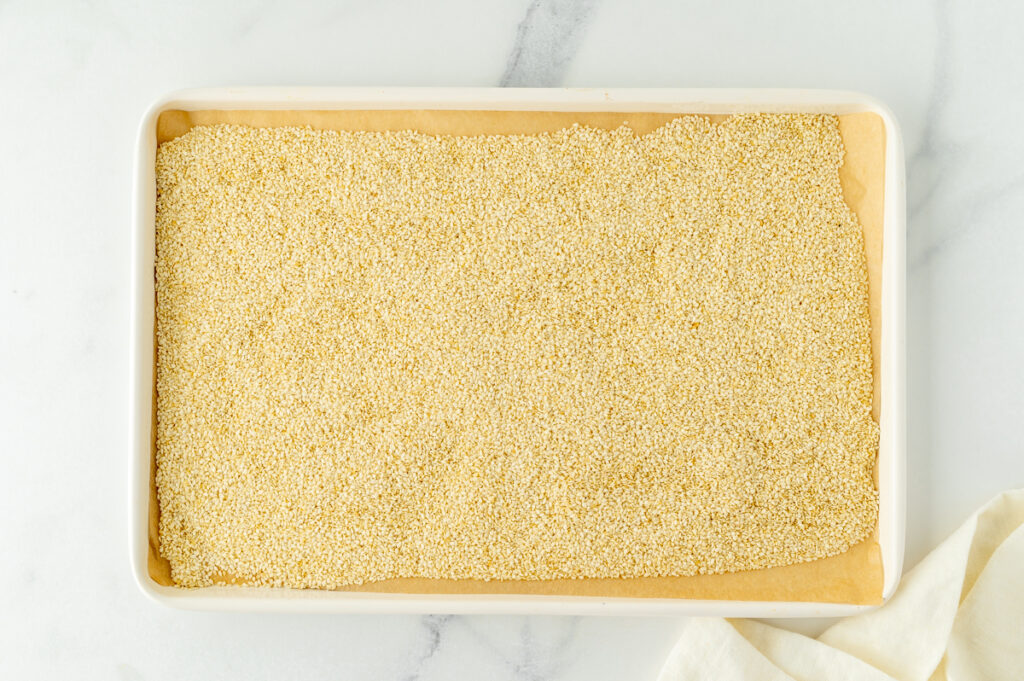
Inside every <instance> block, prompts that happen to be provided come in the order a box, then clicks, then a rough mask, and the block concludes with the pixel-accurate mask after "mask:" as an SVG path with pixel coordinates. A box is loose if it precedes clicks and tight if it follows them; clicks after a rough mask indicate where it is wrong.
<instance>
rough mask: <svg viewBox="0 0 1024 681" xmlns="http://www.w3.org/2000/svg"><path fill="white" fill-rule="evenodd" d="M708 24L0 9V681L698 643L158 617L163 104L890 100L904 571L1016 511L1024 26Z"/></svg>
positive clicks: (415, 10)
mask: <svg viewBox="0 0 1024 681" xmlns="http://www.w3.org/2000/svg"><path fill="white" fill-rule="evenodd" d="M694 5H697V6H693V7H684V6H683V3H671V2H660V3H659V2H654V1H652V0H637V1H636V2H611V1H610V0H609V1H607V2H594V1H589V0H586V1H581V2H568V1H562V0H499V1H497V2H490V3H481V2H475V1H473V0H454V1H452V2H430V3H419V2H398V1H396V0H384V1H382V2H376V3H374V2H368V1H367V0H342V1H340V2H326V1H324V2H301V3H272V2H263V1H256V2H247V1H239V2H231V3H227V2H222V3H208V2H200V1H198V0H196V1H191V0H190V1H183V2H178V3H171V4H167V5H157V4H156V3H152V4H150V3H136V2H127V1H126V2H114V1H111V0H94V1H93V2H89V3H72V2H64V3H62V2H48V3H38V2H31V1H30V0H7V1H6V2H0V547H2V548H0V552H2V554H3V558H2V559H0V583H2V584H3V589H2V590H0V677H2V678H12V679H13V678H19V679H21V678H62V677H70V676H74V677H76V678H86V679H153V680H156V679H179V678H204V677H210V678H223V679H229V678H239V679H248V680H253V679H263V678H268V679H270V678H297V677H301V678H332V679H333V678H346V679H441V678H452V677H456V678H457V677H470V676H472V677H479V678H491V679H499V680H500V679H522V680H528V679H565V680H569V679H587V680H588V681H591V680H594V679H612V678H619V677H623V676H626V675H628V676H629V677H630V678H635V679H653V678H654V676H655V675H656V673H657V671H658V669H659V666H660V664H661V662H662V661H663V659H664V658H665V656H666V654H667V653H668V650H669V648H670V647H671V646H672V645H673V644H674V642H675V639H676V635H677V633H678V631H679V629H680V625H681V620H678V619H671V618H666V619H619V618H570V617H563V618H559V617H434V616H428V617H407V616H386V617H385V616H279V615H244V614H221V613H212V614H200V613H186V612H178V611H174V610H168V609H165V608H162V607H159V606H157V605H155V604H153V603H151V602H149V601H148V600H146V599H145V598H144V597H143V596H142V594H141V593H140V592H139V590H138V589H137V588H136V586H135V584H134V583H133V582H132V578H131V575H130V571H129V564H128V550H127V543H128V473H127V471H128V463H129V453H128V434H127V413H128V406H127V380H128V379H127V370H128V365H127V343H128V281H129V275H128V263H129V245H128V244H129V224H130V211H129V205H130V191H131V190H130V188H131V149H132V144H133V137H134V134H135V128H136V126H137V124H138V121H139V119H140V117H141V114H142V112H143V110H144V109H145V107H146V106H147V105H148V103H149V102H150V101H152V100H153V99H155V98H156V97H157V96H159V95H161V94H163V93H166V92H168V91H171V90H175V89H179V88H184V87H197V86H217V85H472V86H493V85H498V84H501V85H509V86H516V85H537V86H559V85H570V86H602V87H613V86H617V87H628V86H650V87H660V86H671V87H715V86H730V87H748V86H751V87H820V88H836V89H852V90H861V91H864V92H867V93H869V94H872V95H875V96H877V97H879V98H881V99H882V100H884V101H886V102H887V103H888V104H889V105H890V106H891V107H892V109H893V110H894V111H895V113H896V115H897V117H898V118H899V120H900V122H901V124H902V126H903V132H904V136H905V142H906V146H907V153H908V159H907V161H908V170H907V172H908V191H909V209H910V224H909V234H908V242H909V243H908V258H909V263H908V264H909V281H908V285H909V301H908V303H909V318H908V333H909V348H908V361H909V377H908V378H909V394H908V415H909V423H908V427H909V461H908V470H909V479H910V483H909V492H908V505H909V508H908V527H907V557H908V564H913V563H915V562H916V561H917V560H919V559H920V558H921V557H922V556H923V555H924V554H925V553H926V552H927V550H928V549H929V548H931V547H932V546H934V545H935V544H937V543H938V542H939V541H940V540H941V539H942V538H943V537H944V536H945V535H946V534H947V533H948V532H949V531H951V530H952V529H953V528H954V527H956V526H957V525H958V524H959V522H960V521H961V519H963V518H964V517H965V516H966V515H967V514H968V513H969V512H970V511H971V510H973V509H974V508H975V507H977V506H979V505H980V504H982V503H983V502H984V501H986V500H987V499H988V498H989V497H990V496H992V495H993V494H995V493H996V492H997V491H999V490H1002V489H1005V488H1009V487H1020V486H1024V444H1022V441H1024V438H1022V437H1021V435H1020V430H1019V429H1020V427H1021V421H1022V416H1024V388H1022V385H1024V382H1022V380H1021V377H1022V376H1024V352H1021V349H1022V348H1024V343H1022V340H1021V338H1022V336H1024V295H1021V293H1020V291H1021V289H1022V288H1024V274H1022V265H1021V263H1022V262H1024V220H1022V217H1021V216H1022V215H1024V171H1022V169H1021V163H1020V159H1021V158H1022V157H1024V128H1022V126H1021V124H1020V122H1019V119H1020V112H1021V110H1024V92H1022V90H1021V88H1020V84H1021V83H1022V82H1024V50H1021V49H1020V48H1019V26H1020V25H1021V24H1022V22H1024V6H1022V5H1015V4H1011V3H1001V4H998V3H970V2H966V1H965V0H960V1H957V2H948V1H945V0H935V1H934V2H927V1H923V0H911V1H909V2H904V3H890V2H882V1H881V0H869V1H868V2H863V3H859V4H858V10H857V11H856V13H851V12H850V11H849V10H847V9H846V8H845V5H846V3H807V2H801V1H798V0H779V1H777V2H771V3H762V2H753V1H751V2H748V3H736V2H723V3H701V4H699V5H698V4H697V3H694ZM1014 45H1017V47H1016V48H1015V47H1014ZM821 624H822V623H820V622H794V623H791V625H790V626H793V627H796V628H803V629H805V630H806V629H814V628H816V627H820V626H821Z"/></svg>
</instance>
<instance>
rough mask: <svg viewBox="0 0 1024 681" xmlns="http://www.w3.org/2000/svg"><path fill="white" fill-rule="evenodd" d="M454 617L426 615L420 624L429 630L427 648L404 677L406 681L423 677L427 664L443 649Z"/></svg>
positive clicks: (413, 680)
mask: <svg viewBox="0 0 1024 681" xmlns="http://www.w3.org/2000/svg"><path fill="white" fill-rule="evenodd" d="M453 617H454V616H453V615H426V616H424V617H422V618H421V619H420V623H421V624H422V625H423V626H424V628H426V630H427V648H426V650H424V651H423V652H422V653H421V654H420V655H419V656H418V657H417V658H416V660H415V661H414V662H413V665H412V670H411V671H410V672H409V673H408V674H407V675H406V676H405V677H403V678H404V681H416V680H417V679H419V678H420V677H421V676H422V675H423V672H424V667H425V666H426V664H427V663H428V662H429V661H430V660H431V658H433V657H434V656H435V655H436V654H437V651H438V650H440V649H441V643H442V642H443V640H444V635H445V631H446V629H447V628H448V625H449V624H451V622H452V619H453Z"/></svg>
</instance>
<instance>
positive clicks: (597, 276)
mask: <svg viewBox="0 0 1024 681" xmlns="http://www.w3.org/2000/svg"><path fill="white" fill-rule="evenodd" d="M842 161H843V147H842V140H841V138H840V135H839V131H838V124H837V121H836V119H835V118H833V117H830V116H811V115H760V114H759V115H743V116H734V117H731V118H729V119H727V120H725V121H724V122H722V123H718V124H713V123H710V122H708V121H707V120H706V119H704V118H702V117H697V116H685V117H681V118H679V119H676V120H674V121H673V122H671V123H669V124H667V125H665V126H663V127H661V128H659V129H657V130H655V131H653V132H651V133H649V134H646V135H636V134H635V133H634V132H633V131H632V130H630V129H629V128H627V127H622V128H619V129H617V130H612V131H605V130H599V129H594V128H589V127H581V126H574V127H571V128H567V129H565V130H562V131H559V132H556V133H552V134H539V135H523V136H478V137H459V136H432V135H425V134H419V133H415V132H394V133H360V132H332V131H316V130H312V129H305V128H267V129H261V128H246V127H239V126H211V127H196V128H193V129H192V130H191V131H190V132H189V133H187V134H186V135H184V136H182V137H179V138H178V139H176V140H174V141H172V142H168V143H165V144H163V145H161V147H160V149H159V151H158V154H157V189H158V198H157V221H156V228H157V266H156V276H157V343H158V355H157V357H158V359H157V390H158V398H157V472H156V480H157V487H158V496H159V503H160V550H161V552H162V554H163V555H164V556H165V557H166V558H167V559H168V561H169V562H170V565H171V569H172V575H173V578H174V580H175V582H176V583H178V584H180V585H182V586H202V585H208V584H213V583H218V582H221V581H224V580H226V579H228V578H229V577H230V579H231V580H239V581H243V582H248V583H253V584H261V585H276V586H292V587H319V588H332V587H338V586H343V585H350V584H361V583H366V582H372V581H376V580H383V579H391V578H400V577H434V578H450V579H461V578H473V579H484V580H489V579H553V578H588V577H589V578H593V577H640V576H665V575H692V574H705V573H720V572H732V571H738V570H748V569H754V568H765V567H772V566H777V565H786V564H792V563H796V562H802V561H808V560H812V559H815V558H820V557H824V556H829V555H834V554H837V553H840V552H842V551H844V550H846V549H847V548H849V547H850V546H851V545H853V544H854V543H856V542H858V541H860V540H861V539H863V538H865V537H866V536H867V535H868V534H869V533H870V532H871V530H872V528H873V527H874V524H875V519H876V515H877V500H876V492H875V489H874V484H873V481H872V468H873V465H874V459H875V455H876V451H877V446H878V430H877V426H876V424H875V423H874V421H873V420H872V417H871V398H872V394H871V391H872V367H871V347H870V334H869V332H870V329H869V320H868V297H867V286H868V283H867V274H866V270H865V261H864V247H863V237H862V234H861V230H860V227H859V226H858V223H857V221H856V218H855V217H854V215H853V214H852V213H851V212H850V210H849V209H848V207H847V206H846V204H845V203H844V202H843V197H842V190H841V187H840V182H839V176H838V169H839V167H840V166H841V164H842Z"/></svg>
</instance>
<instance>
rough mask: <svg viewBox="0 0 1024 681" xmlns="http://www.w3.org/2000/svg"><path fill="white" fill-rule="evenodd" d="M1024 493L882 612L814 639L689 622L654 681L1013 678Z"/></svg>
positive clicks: (1019, 661)
mask: <svg viewBox="0 0 1024 681" xmlns="http://www.w3.org/2000/svg"><path fill="white" fill-rule="evenodd" d="M1022 575H1024V490H1013V491H1009V492H1005V493H1003V494H1001V495H1000V496H998V497H996V498H995V499H993V500H992V501H991V502H989V503H988V504H987V505H986V506H985V507H983V508H982V509H981V510H979V511H978V512H976V513H975V514H974V515H972V516H971V517H970V518H968V520H967V521H966V522H964V524H963V525H961V526H960V528H959V529H958V530H957V531H956V532H954V533H953V534H952V535H950V537H949V538H948V539H946V541H944V542H943V543H942V544H941V545H939V546H938V547H937V548H936V549H935V550H933V551H932V552H931V553H930V554H928V556H927V557H926V558H925V559H924V560H922V561H921V563H919V564H918V565H917V567H915V568H914V569H913V570H911V571H910V572H909V573H908V574H907V575H906V576H905V577H904V579H903V581H902V582H901V584H900V586H899V588H898V589H897V590H896V593H895V594H894V595H893V597H892V598H891V599H890V600H889V601H888V602H887V603H886V604H885V605H883V606H881V607H879V608H877V609H876V610H872V611H871V612H867V613H864V614H863V615H857V616H855V617H850V618H848V619H845V620H843V621H841V622H839V623H837V624H835V625H834V626H832V627H831V628H829V629H828V630H827V631H825V633H823V634H822V635H821V636H820V637H818V638H817V639H814V638H810V637H807V636H803V635H802V634H797V633H793V632H790V631H786V630H783V629H779V628H777V627H773V626H770V625H767V624H763V623H760V622H756V621H752V620H732V621H730V620H724V619H720V618H693V619H692V620H690V621H688V622H687V625H686V627H685V628H684V631H683V634H682V636H681V637H680V640H679V642H678V643H677V644H676V646H675V648H673V650H672V653H671V654H670V656H669V660H668V662H667V663H666V665H665V667H664V668H663V670H662V673H661V675H660V677H659V679H660V681H676V680H678V679H698V678H715V679H728V680H733V679H736V680H739V679H793V680H796V681H805V680H806V681H810V680H812V679H815V680H817V679H823V680H828V681H831V680H835V681H839V680H858V681H859V680H864V681H893V680H894V681H929V679H934V680H935V681H942V680H943V679H949V680H950V681H952V680H955V681H971V680H973V679H978V680H981V679H985V680H999V679H1019V678H1021V675H1022V673H1024V672H1022V670H1024V579H1022V578H1021V576H1022Z"/></svg>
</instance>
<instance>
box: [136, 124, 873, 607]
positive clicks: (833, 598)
mask: <svg viewBox="0 0 1024 681" xmlns="http://www.w3.org/2000/svg"><path fill="white" fill-rule="evenodd" d="M681 115H685V113H672V114H664V113H622V112H617V113H609V112H537V111H440V110H437V111H434V110H425V111H401V110H391V111H366V110H362V111H166V112H164V113H162V114H161V115H160V117H159V119H158V120H157V142H158V143H163V142H166V141H169V140H172V139H174V138H176V137H179V136H180V135H183V134H185V133H186V132H188V130H189V129H191V128H192V127H193V126H196V125H215V124H218V123H232V124H238V125H251V126H259V127H279V126H289V125H290V126H307V125H308V126H311V127H313V128H316V129H322V130H366V131H388V130H417V131H419V132H424V133H430V134H452V135H475V134H531V133H538V132H547V131H554V130H558V129H559V128H563V127H566V126H569V125H572V124H573V123H580V124H586V125H591V126H594V127H598V128H606V129H611V128H616V127H618V126H619V125H622V124H623V123H626V124H628V125H629V126H630V127H631V128H632V129H633V130H634V131H636V132H637V133H639V134H642V133H646V132H650V131H651V130H653V129H655V128H657V127H658V126H660V125H663V124H665V123H667V122H668V121H670V120H672V119H673V118H676V117H678V116H681ZM708 118H710V119H711V120H714V121H718V120H722V119H724V118H727V116H710V117H708ZM839 129H840V134H841V135H842V138H843V144H844V145H845V147H846V157H845V162H844V165H843V167H842V169H841V170H840V180H841V182H842V187H843V196H844V198H845V200H846V203H847V205H849V206H850V208H851V209H852V210H853V211H854V212H855V213H856V215H857V218H858V220H859V221H860V224H861V226H862V227H863V229H864V243H865V250H866V253H865V255H866V257H867V265H868V289H869V299H870V301H869V305H870V317H871V349H872V359H873V366H874V402H873V409H872V413H873V416H874V418H875V420H876V421H877V420H878V413H879V362H880V361H881V358H880V340H881V333H880V323H881V286H882V223H883V199H884V196H883V192H884V180H885V176H884V173H885V127H884V124H883V122H882V119H881V118H880V117H878V116H877V115H875V114H872V113H858V114H850V115H844V116H840V117H839ZM154 345H155V338H154ZM155 357H156V353H155V352H154V366H155V361H156V359H155ZM155 373H156V372H155V371H154V376H155ZM155 391H156V387H155V382H154V400H153V402H154V405H155V403H156V399H155V397H156V396H155ZM153 433H154V441H153V445H152V457H151V466H150V500H149V573H150V576H151V577H152V578H153V579H154V580H155V581H156V582H157V583H159V584H164V585H173V584H174V582H173V580H172V579H171V571H170V564H169V563H168V562H167V560H166V559H165V558H163V557H162V556H161V555H160V551H159V533H158V526H159V513H160V506H159V504H158V503H157V495H156V478H155V476H156V443H155V433H156V412H155V407H154V413H153ZM875 478H876V484H877V466H876V471H875ZM877 537H878V533H877V526H876V530H875V531H874V532H873V533H872V536H871V537H869V538H868V539H867V540H865V541H863V542H861V543H860V544H857V545H856V546H854V547H852V548H851V549H850V550H848V551H846V552H845V553H842V554H840V555H838V556H832V557H830V558H823V559H820V560H816V561H811V562H807V563H800V564H796V565H787V566H783V567H776V568H769V569H764V570H749V571H745V572H735V573H729V574H721V575H697V576H691V577H645V578H635V579H563V580H545V581H513V580H510V581H491V582H483V581H476V580H445V579H394V580H387V581H383V582H375V583H372V584H365V585H362V586H356V587H346V588H343V589H340V590H342V591H364V592H379V593H437V594H546V595H559V596H600V597H635V598H636V597H640V598H694V599H716V600H717V599H721V600H758V601H815V602H823V603H855V604H875V603H879V602H881V597H882V560H881V552H880V549H879V547H878V541H877ZM223 578H224V580H225V581H227V582H229V583H238V582H237V580H235V579H234V578H233V577H232V576H231V575H223Z"/></svg>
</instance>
